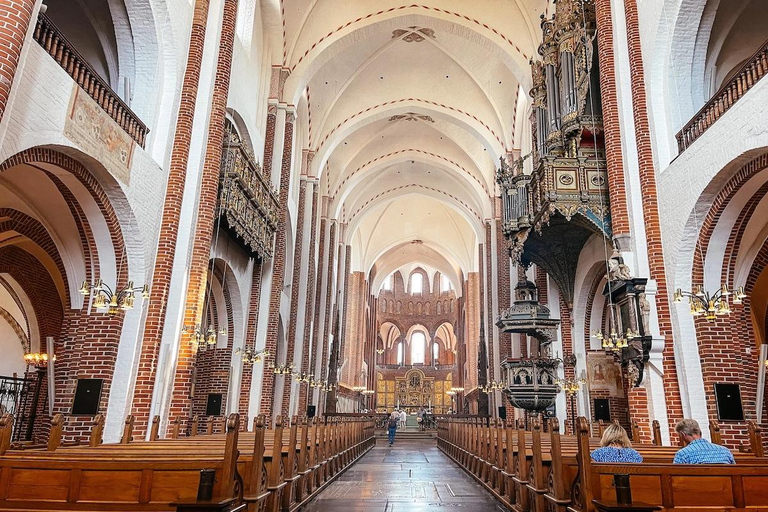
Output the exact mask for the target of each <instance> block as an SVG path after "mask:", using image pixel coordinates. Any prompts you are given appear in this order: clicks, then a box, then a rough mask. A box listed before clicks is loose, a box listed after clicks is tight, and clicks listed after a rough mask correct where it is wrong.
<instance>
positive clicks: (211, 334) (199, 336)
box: [181, 324, 227, 348]
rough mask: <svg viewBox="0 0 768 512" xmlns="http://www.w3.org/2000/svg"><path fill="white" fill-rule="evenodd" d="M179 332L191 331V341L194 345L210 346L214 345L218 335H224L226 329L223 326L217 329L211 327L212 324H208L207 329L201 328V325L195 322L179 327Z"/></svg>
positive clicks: (199, 346) (200, 346)
mask: <svg viewBox="0 0 768 512" xmlns="http://www.w3.org/2000/svg"><path fill="white" fill-rule="evenodd" d="M181 332H183V333H185V334H186V333H188V332H191V333H192V335H191V336H192V339H191V342H192V343H193V344H195V345H197V347H198V348H202V347H205V346H208V347H212V346H214V345H216V342H217V341H218V339H219V338H218V337H219V336H220V335H221V336H226V335H227V330H226V329H225V328H223V327H222V328H221V329H219V330H218V331H216V329H214V328H213V326H210V325H209V326H208V328H207V329H203V327H202V326H201V325H200V324H196V325H195V326H194V327H187V326H186V325H185V326H184V327H182V328H181Z"/></svg>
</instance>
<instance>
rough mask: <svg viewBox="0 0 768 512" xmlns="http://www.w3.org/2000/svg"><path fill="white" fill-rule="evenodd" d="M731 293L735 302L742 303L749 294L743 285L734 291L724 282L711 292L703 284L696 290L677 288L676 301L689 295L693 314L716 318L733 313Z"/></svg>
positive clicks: (680, 300)
mask: <svg viewBox="0 0 768 512" xmlns="http://www.w3.org/2000/svg"><path fill="white" fill-rule="evenodd" d="M731 295H733V303H734V304H741V303H742V301H743V300H744V298H745V297H746V296H747V294H746V293H744V287H743V286H739V287H738V288H737V289H736V292H735V293H733V292H731V291H729V290H728V285H726V284H725V283H723V284H722V286H720V288H718V289H717V290H715V292H714V293H711V294H710V293H709V292H708V291H704V287H703V286H701V285H698V286H696V289H695V291H694V292H689V291H684V290H682V289H681V288H678V289H677V290H675V295H674V301H675V302H678V303H679V302H682V301H683V299H684V298H685V297H687V298H688V303H689V305H690V312H691V316H694V317H698V316H703V317H704V318H706V319H707V320H715V319H716V318H717V317H719V316H727V315H730V314H731V306H730V304H729V303H728V297H730V296H731Z"/></svg>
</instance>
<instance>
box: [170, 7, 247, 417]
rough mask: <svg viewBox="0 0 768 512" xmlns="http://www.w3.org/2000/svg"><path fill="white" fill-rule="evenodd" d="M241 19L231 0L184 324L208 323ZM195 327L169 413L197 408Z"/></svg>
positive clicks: (186, 339)
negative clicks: (210, 277) (212, 257)
mask: <svg viewBox="0 0 768 512" xmlns="http://www.w3.org/2000/svg"><path fill="white" fill-rule="evenodd" d="M236 21H237V0H225V2H224V15H223V20H222V26H221V41H220V42H219V58H218V61H217V64H216V80H215V82H214V86H213V95H212V96H213V97H212V100H211V104H212V106H211V116H210V119H209V122H208V143H207V146H206V150H205V160H204V161H203V172H202V182H201V185H200V196H199V199H200V200H199V204H198V208H197V223H196V225H195V236H194V239H193V242H192V257H191V260H190V264H189V266H190V268H189V285H188V286H187V297H186V300H185V304H184V325H186V326H194V325H197V324H200V323H202V315H203V307H204V303H205V291H206V288H207V286H206V284H207V282H208V267H209V265H210V251H211V241H212V239H213V227H214V223H215V220H216V204H217V201H216V199H217V196H218V192H219V173H220V170H221V154H222V146H223V144H224V120H225V117H226V112H227V95H228V93H229V76H230V74H231V70H232V52H233V47H234V41H235V22H236ZM191 339H192V332H191V330H190V332H188V333H186V334H182V336H181V342H180V343H179V353H178V356H177V360H176V375H175V377H174V381H173V398H172V399H171V408H170V410H169V413H168V414H169V416H170V417H171V418H174V417H177V416H181V417H189V416H190V413H191V410H192V397H191V394H192V389H193V379H194V368H195V360H196V352H197V348H196V347H194V346H193V345H192V343H191Z"/></svg>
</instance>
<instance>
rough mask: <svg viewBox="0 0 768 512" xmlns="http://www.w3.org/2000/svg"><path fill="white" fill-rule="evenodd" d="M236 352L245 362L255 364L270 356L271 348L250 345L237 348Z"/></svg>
mask: <svg viewBox="0 0 768 512" xmlns="http://www.w3.org/2000/svg"><path fill="white" fill-rule="evenodd" d="M235 354H238V355H239V356H240V357H241V358H242V360H243V363H244V364H250V365H254V364H256V363H261V362H263V361H264V359H266V358H267V357H269V350H255V349H252V348H250V347H248V348H245V349H243V348H238V349H237V350H235Z"/></svg>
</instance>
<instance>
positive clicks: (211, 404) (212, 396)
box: [205, 393, 222, 416]
mask: <svg viewBox="0 0 768 512" xmlns="http://www.w3.org/2000/svg"><path fill="white" fill-rule="evenodd" d="M221 399H222V395H221V393H208V403H207V404H206V405H205V415H206V416H221Z"/></svg>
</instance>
